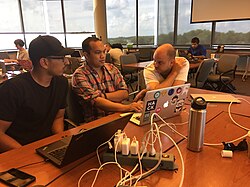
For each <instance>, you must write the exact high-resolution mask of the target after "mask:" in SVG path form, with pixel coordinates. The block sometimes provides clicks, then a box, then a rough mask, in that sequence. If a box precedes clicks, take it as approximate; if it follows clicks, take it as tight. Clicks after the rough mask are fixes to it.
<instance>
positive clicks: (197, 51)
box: [187, 37, 207, 59]
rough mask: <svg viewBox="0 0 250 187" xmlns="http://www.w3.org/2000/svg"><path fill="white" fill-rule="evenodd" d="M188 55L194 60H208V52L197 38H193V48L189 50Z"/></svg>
mask: <svg viewBox="0 0 250 187" xmlns="http://www.w3.org/2000/svg"><path fill="white" fill-rule="evenodd" d="M187 54H188V55H191V56H192V58H202V59H203V58H206V55H207V51H206V48H205V47H204V46H203V45H200V40H199V38H197V37H194V38H192V40H191V47H190V48H189V49H188V50H187Z"/></svg>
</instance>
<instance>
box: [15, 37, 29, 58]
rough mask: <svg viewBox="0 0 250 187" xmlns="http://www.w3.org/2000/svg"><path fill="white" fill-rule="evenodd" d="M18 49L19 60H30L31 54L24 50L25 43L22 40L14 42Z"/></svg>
mask: <svg viewBox="0 0 250 187" xmlns="http://www.w3.org/2000/svg"><path fill="white" fill-rule="evenodd" d="M14 44H15V45H16V48H17V49H18V52H17V60H29V53H28V51H27V50H26V49H25V48H24V41H23V40H21V39H17V40H15V41H14Z"/></svg>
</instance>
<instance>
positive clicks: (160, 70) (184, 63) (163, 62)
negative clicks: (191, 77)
mask: <svg viewBox="0 0 250 187" xmlns="http://www.w3.org/2000/svg"><path fill="white" fill-rule="evenodd" d="M175 55H176V51H175V48H174V47H173V46H172V45H171V44H163V45H161V46H160V47H158V48H157V49H156V50H155V52H154V56H153V59H154V62H152V63H151V64H149V65H148V66H146V67H145V68H144V71H143V75H144V79H145V84H146V89H144V90H142V91H141V92H140V93H139V94H137V96H136V97H135V99H134V101H139V100H141V99H142V98H143V97H144V95H145V93H146V92H147V91H148V90H154V89H160V88H167V87H171V86H176V85H182V84H185V83H186V81H187V78H188V71H189V62H188V60H187V59H186V58H184V57H175Z"/></svg>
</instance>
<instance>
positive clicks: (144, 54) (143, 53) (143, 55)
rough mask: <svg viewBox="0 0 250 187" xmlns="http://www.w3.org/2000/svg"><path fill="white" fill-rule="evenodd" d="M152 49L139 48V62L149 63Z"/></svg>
mask: <svg viewBox="0 0 250 187" xmlns="http://www.w3.org/2000/svg"><path fill="white" fill-rule="evenodd" d="M151 53H152V49H150V48H141V49H139V54H140V55H139V62H145V61H150V60H152V59H151V56H152V54H151Z"/></svg>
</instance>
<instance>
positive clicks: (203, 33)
mask: <svg viewBox="0 0 250 187" xmlns="http://www.w3.org/2000/svg"><path fill="white" fill-rule="evenodd" d="M190 17H191V0H179V10H178V26H177V44H178V45H190V43H191V39H192V38H193V37H198V38H199V39H200V43H201V44H210V43H211V29H212V23H195V24H190Z"/></svg>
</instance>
